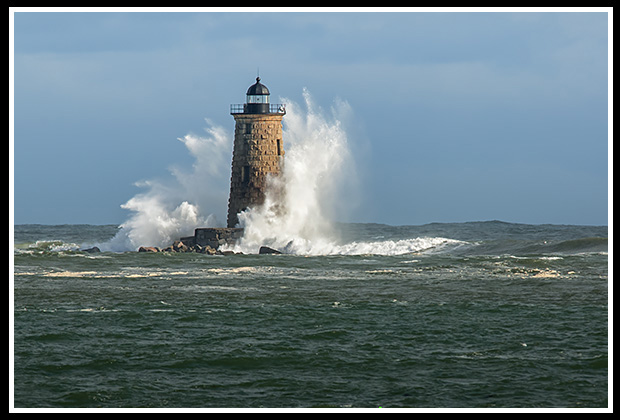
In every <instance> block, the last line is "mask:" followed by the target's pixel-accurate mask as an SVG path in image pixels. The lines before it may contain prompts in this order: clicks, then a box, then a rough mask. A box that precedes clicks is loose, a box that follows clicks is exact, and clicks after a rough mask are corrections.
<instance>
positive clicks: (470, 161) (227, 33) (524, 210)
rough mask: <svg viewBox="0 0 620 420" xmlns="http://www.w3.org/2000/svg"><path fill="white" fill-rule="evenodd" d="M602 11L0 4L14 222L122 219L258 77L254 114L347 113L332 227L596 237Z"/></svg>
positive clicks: (603, 148) (601, 218)
mask: <svg viewBox="0 0 620 420" xmlns="http://www.w3.org/2000/svg"><path fill="white" fill-rule="evenodd" d="M78 10H82V9H78ZM608 10H611V9H593V10H587V11H582V10H578V11H576V12H575V11H570V12H565V11H562V10H560V11H558V10H552V11H551V12H516V11H511V12H490V11H484V12H469V11H466V12H462V11H449V12H422V11H419V10H416V9H406V10H404V11H403V10H400V11H398V12H386V11H384V10H375V9H370V10H369V9H365V11H364V12H353V11H350V10H347V11H345V12H340V13H330V12H325V11H322V12H316V13H315V12H290V11H289V10H287V11H286V12H280V11H278V12H256V11H244V12H236V11H234V12H233V11H227V12H219V11H214V10H212V9H200V10H197V11H193V12H149V11H147V10H144V11H142V10H141V11H138V12H112V13H108V12H90V13H89V12H77V11H69V12H31V11H27V9H14V10H13V11H14V14H13V19H14V21H13V37H12V39H10V42H11V40H12V41H13V48H14V50H13V54H12V55H10V63H9V66H10V67H11V65H12V66H13V74H12V76H13V92H12V93H13V98H12V99H13V104H10V105H11V109H12V115H9V120H10V122H11V117H13V126H12V129H13V133H12V136H11V137H12V138H11V141H12V147H13V149H12V158H13V162H12V165H11V168H10V169H9V171H10V182H11V181H12V183H13V186H12V194H13V198H12V200H13V214H14V216H13V217H14V223H16V224H22V223H41V224H72V223H88V224H120V223H122V222H123V221H125V220H126V219H127V218H128V210H126V209H123V208H121V207H120V206H121V205H122V204H123V203H125V202H127V201H128V200H129V199H130V198H132V197H133V196H134V195H136V194H137V193H139V192H140V189H139V187H138V186H136V183H139V182H140V181H144V180H149V179H158V178H165V177H166V176H168V175H169V172H170V167H171V166H172V165H179V166H183V165H187V166H191V165H192V162H193V160H192V157H191V156H190V155H189V154H188V152H187V149H186V148H185V147H184V145H183V144H182V142H179V141H178V139H179V138H181V137H183V136H185V135H186V134H188V133H201V132H204V129H205V125H206V124H205V119H209V120H210V121H211V123H212V124H215V125H218V126H222V127H225V128H226V129H227V130H229V132H230V136H231V142H232V133H233V130H234V119H233V118H232V116H231V115H230V114H229V106H230V104H232V103H242V102H244V99H245V91H246V90H247V88H248V87H249V86H250V85H251V84H252V83H254V79H255V77H256V74H257V71H259V72H260V76H261V79H262V82H263V83H264V84H265V85H267V86H268V87H269V89H270V91H271V96H272V102H278V98H281V97H284V98H289V99H290V100H292V101H295V102H297V103H303V89H304V88H305V89H307V90H308V91H309V92H310V93H311V94H312V97H313V100H314V101H315V102H316V103H318V104H319V105H320V106H321V107H323V108H325V109H329V108H330V106H332V105H333V104H334V101H346V103H348V104H349V106H350V109H351V118H350V121H348V122H347V127H346V130H347V135H348V141H349V145H350V148H351V151H352V154H353V156H354V157H355V164H356V167H357V176H358V177H359V179H358V182H359V186H360V188H359V190H360V198H359V200H358V202H357V203H355V204H354V205H353V204H352V205H351V206H350V208H349V209H347V211H346V214H340V215H339V218H340V220H342V221H349V222H375V223H386V224H391V225H418V224H425V223H431V222H466V221H481V220H502V221H506V222H515V223H532V224H544V223H553V224H590V225H606V224H608V207H609V201H608V200H609V194H610V192H609V191H610V189H609V188H608V174H609V171H610V169H611V168H609V167H608V164H609V162H611V160H610V159H608V151H609V133H608V115H609V113H608V106H609V98H608V95H609V93H610V91H611V90H610V85H609V80H608V68H609V63H608V54H609V52H608V36H609V32H610V29H612V28H608V13H607V11H608ZM10 30H11V28H10ZM10 84H11V80H10ZM10 94H11V92H10ZM9 100H10V102H11V97H10V98H9ZM285 118H286V117H285ZM10 134H11V127H10ZM284 141H285V147H286V139H284ZM10 147H11V146H10ZM10 163H11V162H10ZM11 169H12V174H11ZM223 205H224V206H225V205H226V203H223Z"/></svg>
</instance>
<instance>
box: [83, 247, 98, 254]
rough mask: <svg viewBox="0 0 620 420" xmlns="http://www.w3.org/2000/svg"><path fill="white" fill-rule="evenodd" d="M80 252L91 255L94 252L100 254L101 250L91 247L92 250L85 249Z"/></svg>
mask: <svg viewBox="0 0 620 420" xmlns="http://www.w3.org/2000/svg"><path fill="white" fill-rule="evenodd" d="M82 252H88V253H89V254H93V253H96V252H101V250H100V249H99V247H96V246H94V247H92V248H86V249H82Z"/></svg>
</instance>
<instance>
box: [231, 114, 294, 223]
mask: <svg viewBox="0 0 620 420" xmlns="http://www.w3.org/2000/svg"><path fill="white" fill-rule="evenodd" d="M282 117H283V114H234V118H235V140H234V145H233V160H232V169H231V177H230V195H229V198H228V218H227V226H228V227H229V228H233V227H235V226H236V225H237V224H238V222H239V220H238V217H237V214H238V213H239V212H241V211H243V210H245V209H246V208H248V207H252V206H254V205H259V204H262V203H263V201H264V199H265V188H266V186H267V182H266V181H267V177H268V176H278V175H279V174H280V172H281V169H282V159H283V157H284V146H283V143H282Z"/></svg>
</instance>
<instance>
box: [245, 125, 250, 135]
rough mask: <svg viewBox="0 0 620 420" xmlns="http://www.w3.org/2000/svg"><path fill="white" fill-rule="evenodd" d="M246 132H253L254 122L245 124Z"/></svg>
mask: <svg viewBox="0 0 620 420" xmlns="http://www.w3.org/2000/svg"><path fill="white" fill-rule="evenodd" d="M244 129H245V134H251V133H252V124H245V127H244Z"/></svg>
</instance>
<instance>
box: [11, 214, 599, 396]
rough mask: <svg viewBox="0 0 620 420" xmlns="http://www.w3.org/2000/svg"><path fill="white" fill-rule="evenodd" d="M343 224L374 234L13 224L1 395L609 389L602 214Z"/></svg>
mask: <svg viewBox="0 0 620 420" xmlns="http://www.w3.org/2000/svg"><path fill="white" fill-rule="evenodd" d="M341 228H342V230H343V234H342V238H343V239H342V248H339V249H340V250H342V251H343V252H345V251H346V252H347V253H355V252H354V251H355V250H359V249H364V250H366V251H365V252H368V251H367V250H368V249H375V250H376V251H375V252H374V253H373V252H370V253H365V254H363V255H323V256H304V255H234V256H226V257H224V256H207V255H202V254H150V253H137V252H126V253H109V252H103V253H98V254H88V253H85V252H81V251H79V249H80V246H81V244H83V243H89V244H92V243H96V242H101V241H105V240H107V239H109V238H111V237H112V236H113V235H114V234H115V233H116V228H115V227H113V226H82V225H67V226H39V225H20V226H15V251H14V266H15V268H14V404H15V407H607V406H608V362H607V360H608V351H607V344H608V289H607V282H608V277H607V275H608V255H607V228H606V227H590V226H553V225H544V226H531V225H519V224H508V223H502V222H484V223H462V224H431V225H424V226H405V227H389V226H383V225H373V224H363V225H343V226H341ZM438 238H448V239H450V240H451V241H442V240H440V239H438ZM404 248H406V249H407V250H408V252H407V253H404V254H401V253H400V252H401V251H402V250H403V249H404ZM412 250H413V251H412Z"/></svg>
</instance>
